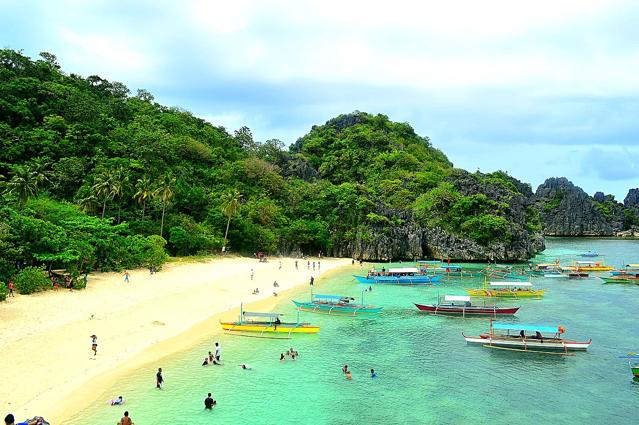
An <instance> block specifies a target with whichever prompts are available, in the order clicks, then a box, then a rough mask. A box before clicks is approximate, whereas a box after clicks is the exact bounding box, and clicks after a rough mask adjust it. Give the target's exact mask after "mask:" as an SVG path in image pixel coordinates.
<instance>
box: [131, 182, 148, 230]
mask: <svg viewBox="0 0 639 425" xmlns="http://www.w3.org/2000/svg"><path fill="white" fill-rule="evenodd" d="M135 190H136V192H135V194H134V195H133V199H135V201H136V202H137V203H138V204H141V205H142V220H144V215H145V213H146V203H147V202H148V201H149V199H151V196H152V194H153V190H152V189H151V179H150V178H149V177H148V176H144V177H142V178H141V179H138V181H137V183H136V184H135Z"/></svg>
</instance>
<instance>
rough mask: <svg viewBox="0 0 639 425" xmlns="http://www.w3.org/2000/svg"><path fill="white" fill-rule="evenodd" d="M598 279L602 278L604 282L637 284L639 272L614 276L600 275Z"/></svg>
mask: <svg viewBox="0 0 639 425" xmlns="http://www.w3.org/2000/svg"><path fill="white" fill-rule="evenodd" d="M600 279H601V280H603V281H604V283H626V284H627V283H630V284H635V285H639V273H632V274H628V273H626V274H619V275H615V276H608V277H600Z"/></svg>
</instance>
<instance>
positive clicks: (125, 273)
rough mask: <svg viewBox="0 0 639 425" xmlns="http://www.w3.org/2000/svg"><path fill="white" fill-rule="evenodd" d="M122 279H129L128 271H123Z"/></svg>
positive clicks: (126, 280)
mask: <svg viewBox="0 0 639 425" xmlns="http://www.w3.org/2000/svg"><path fill="white" fill-rule="evenodd" d="M124 281H125V282H128V281H129V272H128V271H127V270H125V271H124Z"/></svg>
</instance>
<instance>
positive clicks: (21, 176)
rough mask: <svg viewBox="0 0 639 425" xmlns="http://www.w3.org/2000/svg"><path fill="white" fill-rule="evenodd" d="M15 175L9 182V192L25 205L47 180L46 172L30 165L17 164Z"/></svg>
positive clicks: (21, 204) (14, 170)
mask: <svg viewBox="0 0 639 425" xmlns="http://www.w3.org/2000/svg"><path fill="white" fill-rule="evenodd" d="M12 171H13V177H11V180H9V181H8V182H7V187H8V192H9V193H10V194H13V195H16V196H17V197H18V204H19V205H20V207H23V206H24V204H25V203H26V202H27V200H28V199H29V198H31V197H33V196H35V195H36V194H37V193H38V188H39V187H40V185H41V184H42V183H43V182H45V181H46V180H47V177H46V175H45V173H43V172H41V171H40V170H38V169H36V168H33V167H31V166H29V165H16V166H15V167H14V168H13V170H12Z"/></svg>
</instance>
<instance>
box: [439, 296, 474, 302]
mask: <svg viewBox="0 0 639 425" xmlns="http://www.w3.org/2000/svg"><path fill="white" fill-rule="evenodd" d="M444 300H446V301H470V297H469V296H468V295H446V296H444Z"/></svg>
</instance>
